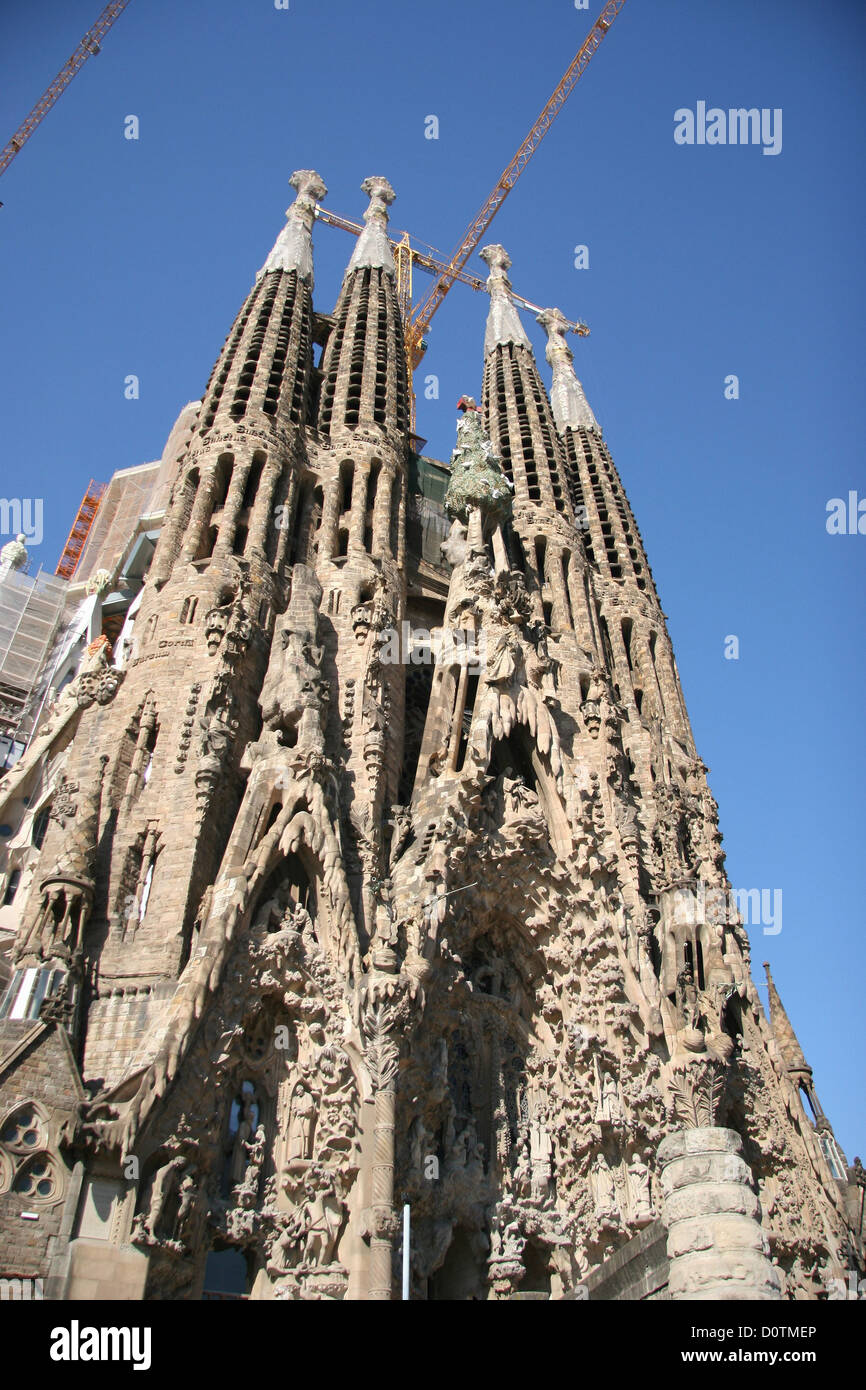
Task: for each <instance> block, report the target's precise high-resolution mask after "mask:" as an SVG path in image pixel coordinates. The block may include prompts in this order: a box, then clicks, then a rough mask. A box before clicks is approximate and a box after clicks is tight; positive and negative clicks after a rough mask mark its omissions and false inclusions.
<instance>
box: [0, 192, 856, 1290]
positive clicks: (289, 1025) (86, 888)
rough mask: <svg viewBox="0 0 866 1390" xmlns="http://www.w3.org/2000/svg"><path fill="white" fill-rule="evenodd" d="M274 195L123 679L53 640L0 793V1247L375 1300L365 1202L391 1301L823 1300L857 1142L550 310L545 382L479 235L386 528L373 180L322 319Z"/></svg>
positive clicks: (168, 1275) (847, 1217)
mask: <svg viewBox="0 0 866 1390" xmlns="http://www.w3.org/2000/svg"><path fill="white" fill-rule="evenodd" d="M292 183H293V186H294V188H295V190H296V194H297V197H296V200H295V202H294V203H293V205H292V207H291V208H290V209H289V212H288V214H287V221H286V225H285V228H284V229H283V231H282V232H281V234H280V236H279V237H278V239H277V242H276V244H275V246H274V248H273V250H272V251H271V253H270V255H269V256H268V258H267V260H266V261H265V264H264V266H263V267H262V269H261V271H260V272H259V274H258V276H257V277H256V281H255V284H254V286H253V288H252V289H251V291H250V293H249V295H248V296H247V298H246V300H245V302H244V304H243V306H242V308H241V311H240V313H239V314H238V316H237V318H236V320H235V322H234V324H233V325H232V328H231V331H230V333H229V336H228V338H227V339H226V342H225V345H224V347H223V349H222V351H221V353H220V355H219V357H218V359H217V362H216V365H215V367H214V369H213V373H212V375H211V378H210V381H209V383H208V386H207V389H206V391H205V394H204V396H203V399H202V403H201V407H200V410H199V412H198V416H197V419H196V421H195V424H194V427H193V428H192V432H191V435H190V434H189V432H188V431H187V432H186V433H185V434H184V437H183V444H182V448H181V450H180V452H179V454H178V457H177V461H176V476H175V478H174V482H173V487H172V493H171V499H170V503H169V506H168V509H167V512H166V518H165V523H164V525H163V526H162V530H161V533H160V536H159V540H158V543H157V546H156V551H155V554H154V557H153V561H152V564H151V567H150V571H149V574H148V577H147V581H146V584H145V587H144V590H143V593H142V597H141V602H140V604H139V605H137V611H136V615H135V622H134V629H133V630H132V633H131V639H130V641H129V642H128V643H127V648H128V650H127V652H126V655H125V657H124V661H123V664H122V665H117V664H115V663H114V658H113V655H112V650H111V647H110V646H109V644H108V642H107V641H106V640H105V639H102V640H98V641H96V642H95V643H93V645H92V647H91V649H90V651H89V654H88V658H87V661H86V663H85V665H84V667H83V668H82V670H81V672H80V673H79V675H78V677H77V678H76V680H75V681H74V682H73V683H72V684H71V685H69V686H68V687H67V688H66V689H65V690H64V692H63V693H62V695H61V696H60V697H59V698H58V699H57V701H56V703H55V705H54V707H53V708H52V710H51V712H50V718H49V721H48V723H47V724H45V725H44V726H43V727H42V728H41V730H40V732H39V737H38V738H37V739H36V740H35V742H34V745H33V746H32V747H31V749H30V750H29V751H28V753H27V754H25V757H24V758H23V759H22V762H21V763H20V764H19V765H17V766H16V768H15V769H13V771H12V772H10V773H9V774H8V775H7V777H6V778H4V779H3V781H2V782H0V812H2V809H3V807H4V805H6V804H8V802H9V800H10V798H12V797H13V796H14V795H16V794H20V790H21V787H22V786H23V785H24V784H25V783H26V779H27V778H28V777H29V776H32V775H33V772H34V768H37V767H38V768H39V770H40V776H42V777H43V778H45V779H46V780H47V782H48V783H49V784H50V787H51V797H50V808H51V809H50V817H49V819H48V826H47V832H46V833H45V834H44V841H43V842H42V845H41V849H40V850H39V857H38V861H37V862H36V865H35V868H34V870H33V872H32V873H31V874H30V877H29V879H28V883H27V887H26V892H24V891H22V893H21V894H20V897H21V911H20V921H19V927H18V932H17V936H16V940H15V944H14V950H13V959H12V962H11V972H12V973H11V982H10V984H9V988H8V990H7V992H6V996H5V998H4V1001H3V1005H2V1010H0V1012H2V1017H0V1275H3V1276H5V1277H8V1278H13V1279H14V1278H22V1279H24V1278H36V1277H40V1278H42V1279H43V1280H44V1281H45V1288H46V1292H47V1296H50V1297H54V1298H73V1299H74V1298H97V1299H98V1298H117V1297H125V1298H136V1299H138V1298H171V1299H198V1298H201V1297H231V1296H236V1297H238V1296H239V1297H243V1296H249V1297H253V1298H261V1299H342V1298H348V1299H369V1300H387V1299H390V1298H393V1297H396V1296H398V1291H399V1287H400V1261H401V1257H402V1253H403V1251H402V1220H403V1215H402V1213H403V1208H404V1207H405V1206H406V1205H408V1207H409V1210H410V1214H411V1259H410V1289H411V1296H412V1297H413V1298H418V1299H424V1298H431V1299H482V1298H499V1299H501V1298H521V1297H523V1298H530V1297H534V1298H539V1299H542V1298H545V1297H550V1298H554V1299H562V1298H584V1297H589V1298H591V1299H593V1298H623V1299H629V1298H641V1297H655V1298H696V1299H716V1298H723V1299H780V1298H819V1297H824V1296H826V1293H827V1289H828V1287H829V1286H830V1284H831V1281H832V1280H833V1279H834V1278H839V1277H841V1278H845V1277H847V1275H846V1271H847V1270H849V1269H851V1268H857V1267H858V1261H860V1262H861V1263H862V1243H861V1242H860V1238H859V1231H858V1227H857V1221H856V1213H857V1211H858V1210H859V1197H860V1192H861V1189H860V1188H859V1187H858V1181H859V1175H860V1174H862V1169H859V1165H857V1166H856V1167H855V1168H854V1169H850V1168H848V1166H847V1164H846V1161H845V1158H844V1156H843V1155H842V1153H841V1151H840V1149H839V1146H838V1144H837V1142H836V1140H835V1138H834V1136H833V1132H832V1128H831V1126H830V1123H829V1121H828V1120H827V1119H826V1117H825V1116H824V1115H823V1113H822V1112H821V1110H820V1106H819V1105H818V1102H817V1097H816V1095H815V1089H814V1085H813V1081H812V1073H811V1070H810V1069H809V1067H808V1064H807V1063H806V1061H805V1058H804V1057H803V1054H802V1052H801V1050H800V1048H799V1044H798V1043H797V1039H796V1036H795V1034H794V1031H793V1028H792V1027H791V1024H790V1021H789V1020H788V1018H787V1016H786V1014H785V1012H784V1009H783V1007H782V1004H781V1000H780V998H779V995H778V993H777V991H776V989H775V985H773V984H772V982H771V990H770V1010H769V1015H768V1014H767V1013H765V1011H764V1009H763V1008H762V1005H761V1003H760V1001H759V997H758V994H757V990H756V987H755V984H754V981H753V978H752V973H751V964H750V952H749V941H748V937H747V934H746V931H745V929H744V926H743V924H742V921H741V918H740V916H739V915H738V913H737V911H736V908H735V906H734V904H733V903H732V899H731V893H730V885H729V882H728V880H727V878H726V875H725V868H724V859H725V856H724V853H723V851H722V848H721V836H720V834H719V829H718V820H717V806H716V803H715V801H714V799H713V796H712V793H711V791H710V789H709V786H708V783H707V769H706V767H705V765H704V764H703V762H702V761H701V759H700V757H699V755H698V753H697V750H696V748H695V744H694V740H693V737H692V732H691V729H690V726H689V720H688V715H687V713H686V708H685V704H684V701H683V696H682V691H681V689H680V682H679V677H678V674H677V669H676V664H675V660H674V655H673V651H672V648H671V643H670V639H669V637H668V633H667V629H666V625H665V619H664V615H663V613H662V611H661V608H660V605H659V600H658V597H657V594H656V591H655V587H654V584H653V579H652V575H651V572H650V568H649V565H648V563H647V558H646V555H645V553H644V548H643V544H642V541H641V537H640V533H639V531H638V528H637V525H636V523H635V520H634V517H633V515H632V512H631V508H630V506H629V502H628V499H627V497H626V494H625V491H624V489H623V487H622V484H621V481H620V478H619V475H618V473H617V470H616V468H615V466H614V463H613V460H612V458H611V456H610V454H609V452H608V449H607V447H606V444H605V442H604V439H603V436H602V433H601V430H600V429H599V427H598V424H597V422H596V420H595V417H594V415H593V413H592V411H591V409H590V406H589V404H588V402H587V400H586V397H585V395H584V393H583V390H582V388H581V385H580V383H579V382H578V380H577V378H576V377H575V374H574V371H573V367H572V354H571V350H570V348H569V346H568V343H567V341H566V336H565V332H566V328H567V324H566V321H565V319H564V318H563V316H562V315H561V314H560V313H559V311H558V310H556V309H551V310H548V311H546V312H545V313H543V314H542V315H540V318H539V322H540V323H541V324H542V326H543V327H544V329H545V332H546V334H547V338H548V346H547V361H548V363H549V366H550V369H551V372H552V385H551V389H550V392H549V393H548V390H547V389H546V387H545V384H544V382H543V379H542V375H541V372H540V371H539V367H538V365H537V364H536V361H535V358H534V356H533V351H532V348H531V345H530V342H529V339H528V338H527V336H526V334H525V332H524V330H523V327H522V325H521V323H520V320H519V318H518V315H517V312H516V309H515V307H514V303H513V301H512V298H511V295H510V282H509V279H508V269H509V260H508V257H507V255H506V254H505V252H504V250H503V249H502V247H500V246H489V247H487V248H486V249H485V251H484V252H483V253H482V254H483V256H484V258H485V259H486V261H487V264H488V267H489V272H490V275H489V280H488V290H489V294H490V312H489V317H488V322H487V329H486V334H485V340H484V361H483V388H482V394H481V404H480V406H478V405H477V404H476V402H475V400H473V399H472V398H470V397H464V398H463V400H462V401H461V402H460V406H461V411H462V415H461V419H460V421H459V424H458V428H457V444H456V448H455V451H454V455H453V458H452V460H451V465H450V471H449V472H447V473H446V472H445V471H444V470H443V469H442V468H441V466H439V468H438V472H439V476H440V478H441V480H442V481H443V485H444V483H445V482H447V492H446V493H445V506H446V508H447V514H448V518H449V525H450V529H449V530H448V532H447V538H446V540H445V542H444V545H443V547H442V550H443V558H442V560H441V562H440V559H439V557H438V556H434V558H433V559H432V560H431V558H430V555H429V553H428V554H427V555H426V557H425V555H424V554H423V553H422V551H421V549H420V548H419V545H418V543H417V531H418V525H417V519H418V515H419V499H418V487H417V485H414V486H413V478H414V479H415V480H416V484H417V477H418V473H419V469H420V470H421V471H422V472H423V471H424V469H425V467H426V468H427V472H428V473H429V472H430V471H431V470H432V471H433V472H435V471H436V468H437V466H436V465H435V464H433V463H431V462H430V461H426V460H424V459H423V458H420V457H419V455H418V453H417V452H416V450H415V447H414V446H415V445H416V444H417V440H416V438H415V436H413V435H412V434H411V433H410V414H409V383H408V379H407V369H406V359H405V351H404V344H403V325H402V321H401V315H400V308H399V302H398V298H397V293H396V285H395V270H394V262H393V259H392V254H391V249H390V244H389V241H388V237H387V225H388V208H389V204H390V203H391V201H392V199H393V196H394V194H393V190H392V189H391V188H390V185H389V184H388V183H387V181H386V180H385V179H383V178H371V179H368V180H367V181H366V182H365V184H364V185H363V187H364V191H365V192H366V193H367V195H368V197H369V207H368V210H367V213H366V215H365V230H364V232H363V233H362V235H361V236H360V237H359V239H358V242H357V244H356V246H355V249H354V252H353V254H352V257H351V260H350V262H349V265H348V267H347V270H346V273H345V276H344V279H343V283H342V288H341V291H340V294H339V298H338V301H337V304H336V307H335V309H334V311H333V313H332V314H322V313H320V312H317V311H316V310H315V309H314V307H313V299H312V291H313V258H312V240H311V233H312V227H313V223H314V217H315V206H316V203H317V201H318V200H320V199H321V198H323V197H324V195H325V192H326V190H325V187H324V184H323V183H322V181H321V179H320V178H319V176H318V175H317V174H316V173H314V172H312V171H300V172H299V173H297V174H295V175H294V176H293V179H292ZM421 492H422V493H423V488H421ZM422 501H423V498H422ZM422 510H423V508H422ZM806 1104H808V1106H809V1111H807V1109H806V1108H805V1105H806Z"/></svg>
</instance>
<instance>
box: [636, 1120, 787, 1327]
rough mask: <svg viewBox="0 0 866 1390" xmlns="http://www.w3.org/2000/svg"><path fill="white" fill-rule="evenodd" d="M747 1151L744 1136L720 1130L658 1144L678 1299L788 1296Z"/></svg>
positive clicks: (692, 1132) (673, 1293)
mask: <svg viewBox="0 0 866 1390" xmlns="http://www.w3.org/2000/svg"><path fill="white" fill-rule="evenodd" d="M742 1148H743V1145H742V1140H741V1139H740V1136H739V1134H736V1133H735V1132H734V1131H733V1130H731V1129H722V1128H719V1127H717V1126H715V1125H713V1126H709V1125H707V1126H702V1127H700V1128H697V1129H685V1130H678V1131H677V1132H676V1133H675V1134H669V1135H668V1136H667V1138H666V1139H663V1140H662V1142H661V1144H660V1145H659V1151H658V1161H659V1168H660V1170H661V1184H662V1193H663V1196H664V1218H665V1222H666V1224H667V1227H668V1257H669V1259H670V1262H671V1269H670V1297H671V1298H672V1299H675V1300H709V1299H713V1300H716V1301H721V1302H734V1301H759V1302H766V1301H768V1300H774V1299H779V1298H781V1296H782V1293H781V1286H780V1282H779V1276H778V1273H777V1271H776V1270H775V1268H774V1267H773V1265H772V1264H771V1263H770V1260H769V1258H768V1250H769V1247H768V1245H767V1240H766V1237H765V1236H764V1233H763V1231H762V1230H761V1226H760V1224H759V1216H760V1204H759V1202H758V1198H757V1195H756V1193H755V1191H754V1189H753V1180H752V1173H751V1170H750V1168H749V1167H748V1165H747V1164H746V1163H745V1162H744V1160H743V1158H742Z"/></svg>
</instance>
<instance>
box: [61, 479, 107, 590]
mask: <svg viewBox="0 0 866 1390" xmlns="http://www.w3.org/2000/svg"><path fill="white" fill-rule="evenodd" d="M104 492H105V483H97V482H95V481H94V480H93V478H91V479H90V482H89V483H88V484H87V491H86V492H85V494H84V496H83V497H82V499H81V504H80V506H79V508H78V511H77V513H76V516H75V520H74V522H73V523H72V530H71V531H70V532H69V535H68V537H67V540H66V544H65V546H64V547H63V554H62V555H61V556H60V559H59V560H58V562H57V569H56V570H55V571H54V573H55V574H57V575H59V576H60V578H61V579H71V578H72V576H73V574H74V573H75V568H76V566H77V564H78V561H79V560H80V559H81V552H82V551H83V549H84V547H85V544H86V542H87V537H88V536H89V535H90V528H91V526H92V525H93V519H94V517H95V516H96V513H97V511H98V510H99V503H100V501H101V499H102V494H103V493H104Z"/></svg>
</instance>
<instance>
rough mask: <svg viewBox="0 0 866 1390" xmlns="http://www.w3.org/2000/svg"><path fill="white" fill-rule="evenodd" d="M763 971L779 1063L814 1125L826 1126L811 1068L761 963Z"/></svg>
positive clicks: (768, 974) (768, 971)
mask: <svg viewBox="0 0 866 1390" xmlns="http://www.w3.org/2000/svg"><path fill="white" fill-rule="evenodd" d="M764 971H765V973H766V976H767V992H768V995H769V1004H770V1027H771V1028H772V1030H773V1036H774V1037H775V1039H776V1042H777V1043H778V1045H779V1051H780V1052H781V1054H782V1060H783V1062H784V1063H785V1066H786V1067H787V1069H788V1075H789V1076H790V1078H791V1081H792V1083H793V1084H794V1086H795V1087H796V1088H797V1090H798V1091H803V1092H805V1095H806V1097H807V1099H808V1101H809V1104H810V1105H811V1107H812V1110H813V1112H814V1115H815V1121H816V1123H817V1124H818V1125H819V1126H820V1125H821V1124H822V1123H823V1124H824V1125H829V1121H828V1120H827V1118H826V1116H825V1114H824V1111H823V1110H822V1109H821V1105H820V1102H819V1100H818V1096H817V1094H816V1092H815V1086H814V1083H813V1080H812V1068H811V1067H810V1066H809V1063H808V1062H807V1061H806V1058H805V1055H804V1053H803V1049H802V1047H801V1046H800V1040H799V1038H798V1037H797V1034H796V1033H795V1032H794V1025H793V1024H792V1022H791V1020H790V1018H789V1017H788V1014H787V1011H786V1009H785V1006H784V1004H783V1003H782V1000H781V997H780V995H779V991H778V989H777V988H776V982H775V980H774V979H773V976H772V974H771V973H770V963H769V961H766V960H765V961H764Z"/></svg>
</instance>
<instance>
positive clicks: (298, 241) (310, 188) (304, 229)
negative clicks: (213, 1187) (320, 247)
mask: <svg viewBox="0 0 866 1390" xmlns="http://www.w3.org/2000/svg"><path fill="white" fill-rule="evenodd" d="M289 183H290V185H291V187H292V188H294V189H295V190H296V192H297V195H298V196H297V197H296V199H295V201H294V202H293V203H292V205H291V207H290V208H287V209H286V225H285V226H284V227H283V230H282V231H281V232H280V235H279V236H278V237H277V239H276V241H275V242H274V246H273V250H272V251H271V254H270V255H269V256H268V259H267V260H266V261H265V263H264V265H263V266H262V268H261V270H260V271H259V273H258V275H257V276H256V280H257V281H258V280H260V279H261V278H262V276H263V275H267V273H268V271H270V270H296V271H297V272H298V279H299V280H305V281H306V282H307V283H308V284H309V286H310V288H311V289H312V287H313V238H312V231H313V222H314V221H315V218H316V203H318V202H319V201H320V200H321V199H322V198H324V197H325V195H326V194H327V192H328V190H327V188H326V187H325V183H324V180H323V179H322V178H321V177H320V176H319V175H318V174H317V173H316V171H315V169H296V170H295V172H294V173H293V174H292V177H291V178H290V179H289Z"/></svg>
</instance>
